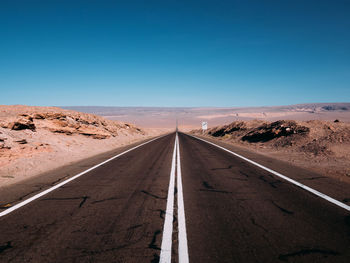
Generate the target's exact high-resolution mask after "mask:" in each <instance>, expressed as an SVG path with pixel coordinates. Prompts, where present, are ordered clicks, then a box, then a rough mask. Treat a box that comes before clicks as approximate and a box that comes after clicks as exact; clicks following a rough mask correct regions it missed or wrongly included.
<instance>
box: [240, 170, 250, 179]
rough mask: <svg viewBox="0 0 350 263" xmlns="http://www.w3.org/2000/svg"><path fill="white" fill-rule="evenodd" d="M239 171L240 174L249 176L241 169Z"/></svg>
mask: <svg viewBox="0 0 350 263" xmlns="http://www.w3.org/2000/svg"><path fill="white" fill-rule="evenodd" d="M239 173H240V174H241V175H243V176H245V177H247V178H248V177H249V175H248V174H246V173H245V172H242V171H239Z"/></svg>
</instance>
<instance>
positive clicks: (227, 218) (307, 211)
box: [0, 132, 350, 263]
mask: <svg viewBox="0 0 350 263" xmlns="http://www.w3.org/2000/svg"><path fill="white" fill-rule="evenodd" d="M76 171H79V172H77V173H75V174H71V175H69V176H65V177H64V178H62V176H61V177H60V180H57V181H56V182H50V183H49V180H50V179H47V180H48V181H46V182H45V183H44V182H40V183H38V181H36V182H34V183H32V184H30V183H28V184H22V185H19V186H18V188H17V190H18V191H17V190H16V189H14V190H13V191H12V192H9V193H10V194H8V195H6V197H3V196H4V195H5V193H2V194H1V193H0V198H4V199H6V198H7V199H10V198H12V197H13V198H15V196H16V194H17V192H20V190H19V189H21V191H22V192H23V189H29V188H30V187H32V188H33V187H36V188H35V189H36V191H31V192H29V193H28V194H26V195H23V196H21V197H18V198H17V197H16V198H15V199H14V200H12V201H11V202H10V200H7V201H8V202H9V205H7V206H5V205H4V206H2V207H1V208H0V262H21V263H23V262H150V263H152V262H168V263H170V262H180V263H186V262H199V263H206V262H208V263H209V262H210V263H213V262H308V263H309V262H350V207H349V206H348V203H347V202H349V201H350V192H349V189H344V186H343V185H342V183H341V182H339V181H336V180H333V179H331V178H326V177H323V176H316V175H314V174H313V173H312V172H310V171H306V170H302V169H301V168H297V167H294V166H292V165H290V164H286V163H283V162H281V161H276V160H273V159H269V157H266V156H261V155H258V154H255V153H251V152H247V151H245V150H242V149H236V148H235V147H234V146H229V145H224V143H221V142H217V141H213V140H211V139H203V138H202V137H201V138H199V137H194V136H191V135H189V134H185V133H181V132H174V133H171V134H167V135H164V136H161V137H157V138H154V139H151V140H148V141H145V142H142V143H139V144H136V145H132V146H128V148H125V149H124V150H123V151H122V152H118V153H116V154H115V155H113V156H108V158H105V159H104V160H100V161H99V162H98V163H96V162H95V163H94V164H93V165H91V166H89V167H87V166H86V164H85V166H84V165H80V166H79V167H78V168H76ZM61 173H64V170H62V171H61ZM50 178H51V179H52V177H50ZM37 180H39V179H37ZM40 180H41V179H40ZM16 191H17V192H16ZM28 191H29V190H28ZM11 195H12V196H11Z"/></svg>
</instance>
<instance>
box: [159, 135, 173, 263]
mask: <svg viewBox="0 0 350 263" xmlns="http://www.w3.org/2000/svg"><path fill="white" fill-rule="evenodd" d="M175 167H176V137H175V142H174V152H173V158H172V162H171V171H170V181H169V190H168V198H167V204H166V212H165V220H164V227H163V237H162V245H161V250H160V257H159V262H161V263H171V246H172V243H173V239H172V237H173V220H174V188H175Z"/></svg>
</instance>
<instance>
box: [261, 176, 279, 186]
mask: <svg viewBox="0 0 350 263" xmlns="http://www.w3.org/2000/svg"><path fill="white" fill-rule="evenodd" d="M259 179H260V180H261V181H263V182H265V183H268V184H269V185H270V186H271V187H273V188H277V186H276V184H280V183H282V181H280V180H276V181H274V182H269V181H268V180H266V178H265V177H264V176H263V175H261V176H259Z"/></svg>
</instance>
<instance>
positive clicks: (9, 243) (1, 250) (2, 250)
mask: <svg viewBox="0 0 350 263" xmlns="http://www.w3.org/2000/svg"><path fill="white" fill-rule="evenodd" d="M11 243H12V241H8V242H7V243H6V245H3V246H0V253H2V252H4V251H5V250H7V249H10V248H13V246H12V245H11Z"/></svg>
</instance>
